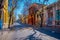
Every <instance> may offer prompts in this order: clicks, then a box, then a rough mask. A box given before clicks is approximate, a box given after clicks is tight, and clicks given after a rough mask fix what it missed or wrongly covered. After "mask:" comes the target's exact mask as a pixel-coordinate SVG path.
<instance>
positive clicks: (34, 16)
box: [28, 3, 45, 26]
mask: <svg viewBox="0 0 60 40" xmlns="http://www.w3.org/2000/svg"><path fill="white" fill-rule="evenodd" d="M42 6H45V5H43V4H38V3H34V4H32V5H31V6H30V8H29V15H28V24H31V25H34V26H40V24H41V17H40V15H41V13H40V11H41V9H42ZM43 18H44V17H43ZM43 21H44V20H43Z"/></svg>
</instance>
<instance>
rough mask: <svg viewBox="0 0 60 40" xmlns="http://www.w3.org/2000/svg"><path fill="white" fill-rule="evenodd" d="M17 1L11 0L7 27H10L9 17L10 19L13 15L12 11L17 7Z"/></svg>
mask: <svg viewBox="0 0 60 40" xmlns="http://www.w3.org/2000/svg"><path fill="white" fill-rule="evenodd" d="M17 2H18V0H12V4H11V6H12V7H11V10H10V12H9V24H8V28H10V22H11V19H12V16H13V12H14V10H15V9H16V8H17Z"/></svg>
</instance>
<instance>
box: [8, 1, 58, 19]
mask: <svg viewBox="0 0 60 40" xmlns="http://www.w3.org/2000/svg"><path fill="white" fill-rule="evenodd" d="M41 2H43V0H41ZM41 2H39V0H19V1H18V3H17V6H18V8H16V9H15V10H14V14H15V15H16V17H17V18H18V14H28V7H29V6H30V5H31V4H32V3H39V4H40V3H41ZM54 2H57V0H49V1H48V2H47V4H48V5H49V4H52V3H54ZM11 3H12V0H9V5H10V4H11ZM45 4H46V3H45ZM10 7H11V5H10V6H9V8H8V9H9V11H10V9H11V8H10Z"/></svg>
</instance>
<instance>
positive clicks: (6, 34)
mask: <svg viewBox="0 0 60 40" xmlns="http://www.w3.org/2000/svg"><path fill="white" fill-rule="evenodd" d="M35 32H36V33H35ZM34 33H35V34H34ZM32 34H34V35H33V37H35V38H38V39H42V40H60V39H56V38H54V37H51V36H48V35H46V34H44V33H41V32H39V31H37V30H33V29H32V28H31V27H28V28H23V29H20V30H11V31H10V30H5V31H4V30H3V31H0V40H29V39H26V38H28V37H29V36H30V35H32Z"/></svg>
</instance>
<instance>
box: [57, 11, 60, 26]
mask: <svg viewBox="0 0 60 40" xmlns="http://www.w3.org/2000/svg"><path fill="white" fill-rule="evenodd" d="M56 25H60V10H56Z"/></svg>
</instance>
